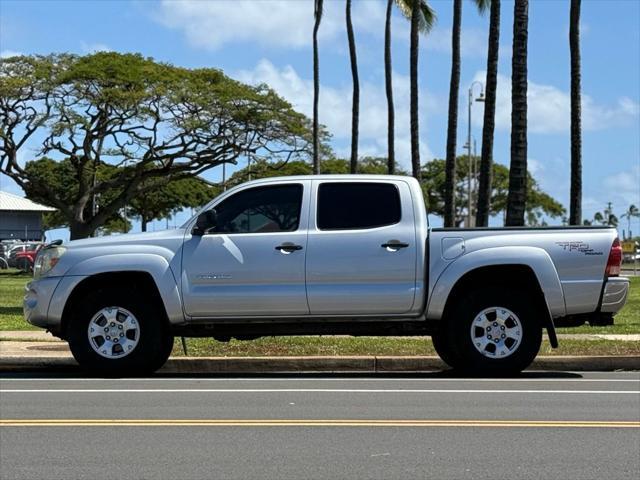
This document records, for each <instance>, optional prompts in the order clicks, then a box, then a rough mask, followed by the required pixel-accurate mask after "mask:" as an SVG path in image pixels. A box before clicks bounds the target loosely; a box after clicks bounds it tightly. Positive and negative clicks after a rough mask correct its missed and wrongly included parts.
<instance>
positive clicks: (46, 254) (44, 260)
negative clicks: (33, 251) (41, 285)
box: [33, 247, 67, 278]
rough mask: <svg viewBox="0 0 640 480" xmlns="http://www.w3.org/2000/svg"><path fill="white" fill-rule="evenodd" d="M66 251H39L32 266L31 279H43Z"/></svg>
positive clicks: (56, 249) (55, 249)
mask: <svg viewBox="0 0 640 480" xmlns="http://www.w3.org/2000/svg"><path fill="white" fill-rule="evenodd" d="M66 251H67V249H66V248H64V247H48V248H43V249H42V250H40V252H38V256H37V257H36V261H35V264H34V266H33V278H40V277H45V276H46V275H47V274H48V273H49V272H50V271H51V269H52V268H53V267H55V266H56V264H57V263H58V260H60V257H61V256H62V255H64V252H66Z"/></svg>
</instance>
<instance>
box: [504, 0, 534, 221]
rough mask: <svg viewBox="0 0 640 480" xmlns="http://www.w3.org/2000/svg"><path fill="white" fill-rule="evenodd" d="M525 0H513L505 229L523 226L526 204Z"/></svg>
mask: <svg viewBox="0 0 640 480" xmlns="http://www.w3.org/2000/svg"><path fill="white" fill-rule="evenodd" d="M528 24H529V0H515V4H514V9H513V53H512V60H511V165H510V168H509V194H508V196H507V218H506V222H505V223H506V225H507V226H516V227H517V226H523V225H524V211H525V206H526V201H527V40H528V38H527V37H528Z"/></svg>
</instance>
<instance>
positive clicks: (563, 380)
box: [0, 376, 640, 384]
mask: <svg viewBox="0 0 640 480" xmlns="http://www.w3.org/2000/svg"><path fill="white" fill-rule="evenodd" d="M5 382H136V383H139V382H468V383H473V382H491V383H499V382H525V383H528V382H561V383H567V382H583V383H584V382H587V383H591V382H596V383H598V382H602V383H608V382H614V383H615V382H622V383H624V382H635V383H640V376H639V377H638V378H631V379H628V378H620V379H609V378H314V377H308V378H305V377H301V378H242V377H239V378H236V377H233V378H232V377H225V378H198V377H193V378H184V377H176V378H172V377H164V378H116V379H113V378H2V379H0V384H2V383H5Z"/></svg>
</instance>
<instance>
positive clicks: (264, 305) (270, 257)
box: [182, 181, 311, 318]
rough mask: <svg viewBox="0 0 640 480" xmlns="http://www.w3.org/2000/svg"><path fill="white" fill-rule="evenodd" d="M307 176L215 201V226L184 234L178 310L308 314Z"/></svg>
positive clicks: (192, 313)
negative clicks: (181, 307)
mask: <svg viewBox="0 0 640 480" xmlns="http://www.w3.org/2000/svg"><path fill="white" fill-rule="evenodd" d="M310 187H311V182H310V181H291V182H278V184H274V185H269V184H267V185H259V186H252V187H247V188H245V189H243V190H240V191H237V192H235V193H232V194H230V195H229V196H227V197H224V198H223V199H222V200H221V201H220V202H219V203H217V204H214V205H213V208H215V211H216V215H217V222H216V227H215V228H213V229H212V230H211V231H209V232H207V233H206V234H205V235H202V236H197V235H191V234H187V236H186V237H185V243H184V249H183V257H182V294H183V297H184V306H185V313H186V314H187V315H190V316H193V317H209V318H211V317H224V316H233V317H238V316H268V315H307V314H308V313H309V307H308V304H307V297H306V291H305V256H306V247H307V223H308V220H307V219H308V210H309V203H310Z"/></svg>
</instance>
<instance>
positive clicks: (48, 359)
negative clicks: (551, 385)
mask: <svg viewBox="0 0 640 480" xmlns="http://www.w3.org/2000/svg"><path fill="white" fill-rule="evenodd" d="M559 337H560V339H561V340H562V339H563V338H564V339H579V340H601V339H606V340H618V341H634V342H637V341H640V335H589V334H565V335H559ZM447 368H448V367H447V366H446V365H445V364H444V363H443V362H442V360H440V358H438V357H435V356H432V357H428V356H335V357H331V356H323V357H317V356H314V357H311V356H308V357H171V358H170V359H169V360H168V361H167V363H166V365H165V366H164V367H163V368H162V369H161V370H160V373H188V374H196V373H197V374H211V373H277V372H279V373H284V372H360V373H364V372H369V373H374V372H417V371H434V370H436V371H437V370H444V369H447ZM35 369H53V370H65V371H78V364H77V363H76V361H75V360H74V359H73V357H72V355H71V352H70V351H69V347H68V346H67V344H66V342H63V341H61V340H59V339H57V338H55V337H53V336H52V335H50V334H48V333H46V332H38V331H34V332H28V331H18V332H14V331H5V332H0V371H4V372H7V371H21V370H22V371H24V370H35ZM530 369H531V370H565V371H566V370H569V371H613V370H640V356H572V357H570V356H546V357H545V356H541V357H538V358H536V360H535V361H534V363H533V364H532V366H531V367H530Z"/></svg>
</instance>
